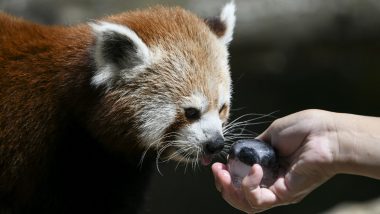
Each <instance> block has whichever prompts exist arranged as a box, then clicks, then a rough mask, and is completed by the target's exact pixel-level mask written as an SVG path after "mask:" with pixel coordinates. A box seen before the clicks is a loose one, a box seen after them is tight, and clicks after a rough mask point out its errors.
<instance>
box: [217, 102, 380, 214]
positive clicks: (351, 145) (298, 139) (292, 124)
mask: <svg viewBox="0 0 380 214" xmlns="http://www.w3.org/2000/svg"><path fill="white" fill-rule="evenodd" d="M258 138H259V139H261V140H264V141H265V142H268V143H271V144H272V146H273V147H275V148H276V149H277V151H278V154H279V157H280V164H281V169H280V175H279V177H278V179H277V180H276V181H275V182H274V184H273V185H272V186H270V187H268V188H262V187H260V185H259V184H260V181H261V179H262V177H263V170H262V168H261V167H260V166H259V165H257V164H255V165H253V166H252V169H251V171H250V173H249V174H248V175H247V176H246V177H245V178H244V179H243V181H242V185H241V187H240V188H236V187H235V186H234V185H233V184H232V182H231V176H230V174H229V172H228V169H227V166H226V165H224V164H222V163H215V164H213V165H212V172H213V174H214V177H215V185H216V188H217V189H218V191H219V192H221V195H222V197H223V198H224V200H226V201H227V202H228V203H229V204H230V205H232V206H233V207H235V208H237V209H239V210H242V211H244V212H246V213H257V212H262V211H264V210H267V209H270V208H272V207H276V206H279V205H285V204H292V203H297V202H299V201H301V200H302V199H303V198H304V197H305V196H307V195H308V194H309V193H310V192H312V191H313V190H314V189H316V188H317V187H318V186H320V185H322V184H323V183H324V182H326V181H327V180H329V179H330V178H331V177H333V176H335V175H336V174H354V175H362V176H367V177H371V178H375V179H380V170H379V169H380V118H378V117H368V116H360V115H353V114H344V113H335V112H329V111H323V110H315V109H312V110H304V111H301V112H297V113H294V114H291V115H288V116H285V117H283V118H280V119H277V120H275V121H274V122H273V123H272V124H271V125H270V126H269V127H268V128H267V130H265V131H264V132H263V133H262V134H261V135H259V136H258Z"/></svg>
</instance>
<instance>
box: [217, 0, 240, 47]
mask: <svg viewBox="0 0 380 214" xmlns="http://www.w3.org/2000/svg"><path fill="white" fill-rule="evenodd" d="M235 11H236V6H235V2H234V1H231V2H230V3H227V4H226V5H225V6H224V7H223V9H222V12H221V13H220V21H222V22H223V23H224V24H225V25H226V32H225V33H224V35H223V36H221V37H220V39H221V40H222V41H223V42H224V43H225V44H229V43H230V42H231V41H232V35H233V32H234V28H235V22H236V16H235Z"/></svg>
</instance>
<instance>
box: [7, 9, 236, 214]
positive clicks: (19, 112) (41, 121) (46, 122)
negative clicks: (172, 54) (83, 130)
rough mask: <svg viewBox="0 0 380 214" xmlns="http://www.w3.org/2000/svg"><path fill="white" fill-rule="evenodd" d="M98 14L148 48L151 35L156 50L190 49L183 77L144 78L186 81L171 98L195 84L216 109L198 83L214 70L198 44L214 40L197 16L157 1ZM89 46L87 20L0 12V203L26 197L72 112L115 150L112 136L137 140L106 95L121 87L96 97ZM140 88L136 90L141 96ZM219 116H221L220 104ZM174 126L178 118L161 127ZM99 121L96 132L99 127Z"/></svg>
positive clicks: (125, 109) (123, 111)
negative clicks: (57, 22)
mask: <svg viewBox="0 0 380 214" xmlns="http://www.w3.org/2000/svg"><path fill="white" fill-rule="evenodd" d="M105 20H107V21H110V22H113V23H120V24H125V25H128V26H129V27H130V28H131V29H133V30H134V31H135V32H136V33H137V34H138V35H139V36H140V37H141V38H142V40H143V41H144V42H145V43H146V44H147V45H148V46H155V45H157V43H158V41H159V43H160V44H159V45H160V46H162V47H164V48H168V49H170V48H173V47H174V46H173V45H172V44H175V45H176V46H179V47H183V48H184V50H183V51H184V53H185V54H186V52H188V53H190V52H191V53H192V54H189V55H188V57H189V61H190V63H191V64H192V66H194V68H195V70H194V71H193V72H192V73H190V77H191V78H189V76H185V77H183V79H175V78H174V77H171V76H170V72H167V73H165V72H164V73H157V74H154V73H153V74H152V76H153V77H155V78H166V79H168V80H169V81H168V82H167V83H166V84H170V85H173V84H177V85H178V81H180V82H181V81H183V82H185V83H186V84H181V86H186V87H180V86H178V87H177V86H173V87H172V89H173V91H171V92H175V93H177V95H175V96H173V97H174V98H179V97H181V96H188V95H189V94H188V92H189V91H190V89H191V90H194V87H199V86H201V87H200V88H199V91H201V92H203V93H204V94H205V95H206V96H207V97H208V98H209V100H210V101H211V104H210V108H218V107H217V106H216V102H217V100H215V98H217V97H218V94H217V90H210V89H209V87H206V86H207V84H208V83H207V82H202V81H206V80H207V78H205V77H204V75H205V74H204V73H205V72H204V70H203V69H207V70H209V72H219V68H215V67H212V65H209V64H208V62H209V61H210V56H211V58H212V57H213V56H214V53H212V48H213V47H210V49H208V50H206V51H205V49H204V48H202V47H203V46H204V43H210V44H212V42H210V41H211V40H212V39H216V37H215V36H213V35H211V34H210V33H211V31H210V29H209V28H207V27H206V25H205V24H204V22H203V20H201V19H199V18H198V17H196V16H194V15H192V14H190V13H188V12H186V11H185V10H183V9H180V8H171V9H166V8H163V7H156V8H152V9H150V10H148V11H136V12H132V13H124V14H120V15H117V16H111V17H108V18H106V19H105ZM165 20H167V21H165ZM173 20H174V21H173ZM210 35H211V37H210ZM189 37H191V38H192V39H191V41H192V42H194V41H196V42H195V44H193V46H186V42H187V41H188V39H186V38H189ZM93 44H94V36H93V33H92V32H91V29H90V27H89V26H88V25H78V26H73V27H60V26H43V25H37V24H34V23H31V22H28V21H25V20H22V19H18V18H15V17H12V16H9V15H6V14H3V13H0V207H1V206H2V205H4V204H7V205H8V206H10V207H12V206H18V205H20V206H21V205H24V204H27V203H28V202H30V200H32V198H33V197H34V195H33V194H34V193H35V191H37V187H38V185H39V184H42V183H43V179H44V176H45V173H46V169H47V168H48V167H47V165H49V161H50V159H51V158H52V156H54V154H55V152H54V151H55V150H56V148H57V147H59V145H58V142H60V141H63V140H62V139H66V138H65V137H67V136H63V134H62V131H63V130H64V129H65V128H67V126H70V125H71V122H72V121H71V119H73V118H79V119H75V120H76V121H75V122H78V123H80V124H81V125H85V126H86V127H87V128H88V129H90V130H89V132H90V133H91V134H93V135H94V136H96V137H97V138H98V139H100V140H101V141H103V142H105V143H106V144H107V143H108V144H111V143H112V144H113V148H116V149H118V148H119V146H120V144H119V143H120V141H121V140H125V139H124V138H123V139H119V138H120V136H123V137H125V136H128V138H127V139H129V141H130V142H128V144H127V145H129V146H130V148H129V150H133V149H132V147H134V146H135V143H136V141H137V140H138V139H137V137H136V136H134V134H133V133H134V128H135V125H136V124H134V123H133V122H134V120H133V114H132V112H133V111H134V110H133V109H132V108H133V107H131V106H118V104H117V102H116V100H115V98H114V97H115V96H113V95H115V94H118V93H122V91H121V90H120V91H118V90H115V91H114V92H113V93H114V94H106V95H104V94H102V93H99V91H96V89H94V87H91V86H90V81H91V77H92V75H93V71H94V70H95V64H94V61H93V58H92V56H91V51H92V47H93ZM178 44H180V45H178ZM190 47H195V49H193V48H190ZM194 52H195V53H196V54H195V55H194ZM207 59H208V60H207ZM168 60H170V59H168ZM158 66H165V65H158ZM164 70H165V69H164ZM215 76H218V77H220V79H218V80H216V82H222V83H223V84H225V85H229V84H230V83H229V82H228V80H229V78H226V77H224V76H223V75H215ZM226 81H227V82H226ZM140 84H145V82H136V83H134V84H130V85H129V86H130V87H131V90H132V89H133V87H136V88H138V87H139V86H140ZM176 87H177V88H176ZM99 90H101V89H99ZM159 90H161V89H159ZM143 92H144V91H143ZM171 92H170V93H171ZM146 93H147V94H144V96H149V92H146ZM133 102H138V100H137V101H133V100H131V105H133ZM110 106H112V108H110ZM221 115H222V117H223V118H224V120H225V119H227V117H228V106H227V107H226V109H225V110H223V111H222V113H221ZM111 117H112V120H110V119H109V118H111ZM122 118H124V119H122ZM125 118H128V120H126V119H125ZM77 120H78V121H77ZM182 120H183V118H178V121H182ZM179 126H180V122H179V123H176V124H173V127H170V128H169V129H174V128H178V127H179ZM102 127H103V128H104V130H100V128H102ZM126 130H127V131H126ZM69 139H71V138H69ZM78 141H79V140H78ZM65 143H66V142H65ZM124 146H125V145H124ZM132 153H133V152H132ZM132 185H133V184H132ZM136 188H137V187H136ZM8 203H9V204H11V205H9V204H8ZM14 204H16V205H14ZM5 209H6V208H5ZM10 209H11V208H10ZM2 211H3V210H2V209H1V208H0V212H2ZM6 211H8V210H6ZM99 212H100V211H99Z"/></svg>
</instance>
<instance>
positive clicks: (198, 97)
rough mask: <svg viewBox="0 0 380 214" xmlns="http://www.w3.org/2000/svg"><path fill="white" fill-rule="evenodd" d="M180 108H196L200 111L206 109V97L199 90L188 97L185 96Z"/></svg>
mask: <svg viewBox="0 0 380 214" xmlns="http://www.w3.org/2000/svg"><path fill="white" fill-rule="evenodd" d="M181 107H182V108H184V109H185V108H197V109H199V110H200V111H201V112H204V111H206V109H207V107H208V101H207V98H206V97H205V96H204V95H203V94H202V93H199V92H196V93H194V94H192V95H191V96H190V97H187V98H185V100H184V102H183V103H182V105H181Z"/></svg>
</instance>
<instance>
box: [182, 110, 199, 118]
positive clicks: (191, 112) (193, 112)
mask: <svg viewBox="0 0 380 214" xmlns="http://www.w3.org/2000/svg"><path fill="white" fill-rule="evenodd" d="M185 116H186V118H187V119H189V120H197V119H199V118H200V117H201V112H200V111H199V110H198V109H196V108H186V109H185Z"/></svg>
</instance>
